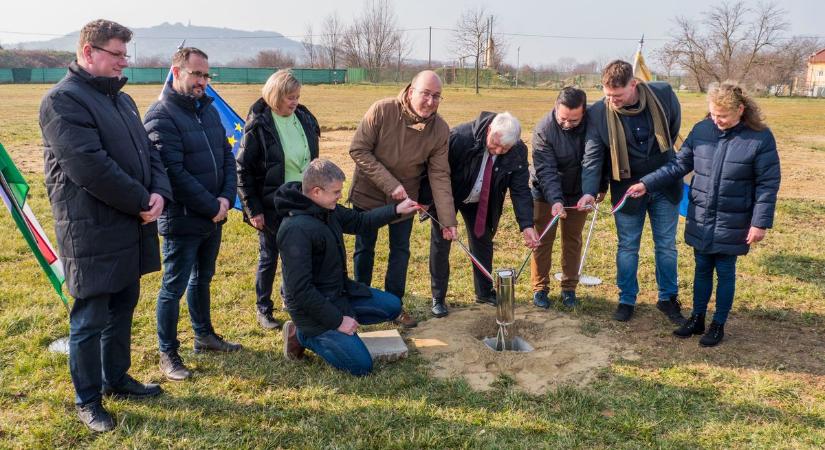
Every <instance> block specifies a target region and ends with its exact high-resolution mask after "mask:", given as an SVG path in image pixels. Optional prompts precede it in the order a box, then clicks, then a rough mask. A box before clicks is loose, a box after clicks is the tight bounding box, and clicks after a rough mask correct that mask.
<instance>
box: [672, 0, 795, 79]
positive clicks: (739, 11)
mask: <svg viewBox="0 0 825 450" xmlns="http://www.w3.org/2000/svg"><path fill="white" fill-rule="evenodd" d="M784 15H785V11H784V10H782V9H780V8H779V6H778V5H777V4H775V3H769V4H760V5H758V6H756V7H753V8H752V7H748V6H746V4H745V2H744V1H741V0H740V1H737V2H735V3H730V2H724V3H721V4H719V5H716V6H713V7H711V9H709V10H708V11H705V12H704V13H703V14H702V18H701V19H700V20H698V21H695V20H691V19H688V18H685V17H677V18H676V19H674V23H675V25H676V27H675V31H674V32H673V34H672V38H671V40H670V41H669V42H668V43H667V44H665V46H664V47H663V48H662V51H661V52H659V58H660V61H661V62H664V61H670V62H673V61H675V62H676V64H677V65H678V66H680V67H681V68H682V69H684V70H685V71H687V72H688V73H689V74H690V75H691V77H692V78H693V79H694V80H695V82H696V84H697V87H698V88H699V90H700V91H703V92H704V90H705V89H706V87H707V84H708V83H709V82H711V81H724V80H727V79H737V80H741V81H745V82H749V81H751V80H750V78H751V76H752V74H753V70H754V68H755V67H758V66H760V65H763V64H766V62H767V61H766V59H765V57H766V56H767V55H768V54H769V53H770V51H771V50H772V49H775V48H776V47H777V45H778V44H779V42H780V40H781V39H782V33H783V32H784V31H785V30H787V28H788V23H787V22H785V20H784V19H783V16H784Z"/></svg>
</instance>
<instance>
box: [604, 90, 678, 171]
mask: <svg viewBox="0 0 825 450" xmlns="http://www.w3.org/2000/svg"><path fill="white" fill-rule="evenodd" d="M636 81H638V84H636V88H637V89H638V92H639V106H638V108H633V109H631V108H627V107H622V108H619V109H613V107H612V106H611V105H610V101H609V100H608V99H607V97H605V99H604V104H605V106H606V108H605V112H606V114H607V136H608V140H609V141H610V142H609V143H610V161H611V166H612V167H611V169H612V175H613V179H614V180H616V181H620V180H626V179H628V178H630V161H629V159H628V156H627V140H626V138H625V134H624V126H622V119H621V117H619V116H636V115H639V114H642V113H644V111H645V109H646V108H647V107H648V104H650V106H651V108H650V116H651V117H652V118H653V133H654V134H655V135H656V141H657V142H658V143H659V150H660V151H661V152H663V153H664V152H666V151H668V150H670V149H671V148H672V147H673V143H672V142H671V140H670V129H669V127H668V123H667V117H666V116H665V110H664V108H662V104H661V103H659V99H658V98H656V95H654V94H653V91H652V90H651V89H650V86H648V85H647V83H645V82H644V81H642V80H641V79H639V78H636Z"/></svg>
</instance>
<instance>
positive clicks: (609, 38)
mask: <svg viewBox="0 0 825 450" xmlns="http://www.w3.org/2000/svg"><path fill="white" fill-rule="evenodd" d="M428 30H438V31H448V32H456V31H458V30H457V29H455V28H445V27H419V28H401V29H398V30H396V31H398V32H402V33H406V32H409V31H428ZM0 33H3V34H17V35H24V36H50V37H69V36H70V34H55V33H33V32H28V31H8V30H0ZM343 34H357V33H356V32H352V31H350V32H346V31H345V32H342V33H337V35H339V36H340V35H343ZM496 34H498V35H500V36H514V37H530V38H542V39H575V40H600V41H638V40H639V38H638V37H620V36H582V35H579V36H576V35H557V34H539V33H509V32H498V33H496ZM330 35H331V34H330V33H318V34H310V35H307V34H302V35H286V34H272V35H263V36H221V35H214V36H141V35H139V34H135V38H136V39H144V40H155V39H156V40H161V39H187V40H206V39H224V40H230V39H303V38H305V37H313V38H316V37H325V36H330ZM796 38H800V39H825V35H815V34H813V35H796V36H784V37H778V38H776V39H777V40H789V39H796ZM645 40H646V41H668V40H670V38H663V37H653V38H648V37H645Z"/></svg>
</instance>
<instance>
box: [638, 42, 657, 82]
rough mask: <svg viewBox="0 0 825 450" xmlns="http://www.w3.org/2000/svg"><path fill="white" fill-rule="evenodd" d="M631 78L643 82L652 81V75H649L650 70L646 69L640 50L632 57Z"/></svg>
mask: <svg viewBox="0 0 825 450" xmlns="http://www.w3.org/2000/svg"><path fill="white" fill-rule="evenodd" d="M633 76H635V77H636V78H641V79H642V80H645V81H650V80H652V79H653V74H651V73H650V69H648V68H647V64H645V57H644V56H642V49H641V48H640V49H639V50H637V51H636V56H635V57H633Z"/></svg>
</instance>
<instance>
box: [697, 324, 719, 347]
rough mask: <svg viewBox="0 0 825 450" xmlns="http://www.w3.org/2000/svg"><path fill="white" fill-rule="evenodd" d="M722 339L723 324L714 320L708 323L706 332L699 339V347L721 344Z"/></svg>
mask: <svg viewBox="0 0 825 450" xmlns="http://www.w3.org/2000/svg"><path fill="white" fill-rule="evenodd" d="M723 337H725V324H724V323H719V322H717V321H715V320H714V321H713V322H711V323H710V327H709V328H708V332H707V333H705V335H704V336H702V338H701V339H699V345H701V346H702V347H713V346H715V345H717V344H719V343H720V342H722V338H723Z"/></svg>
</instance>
